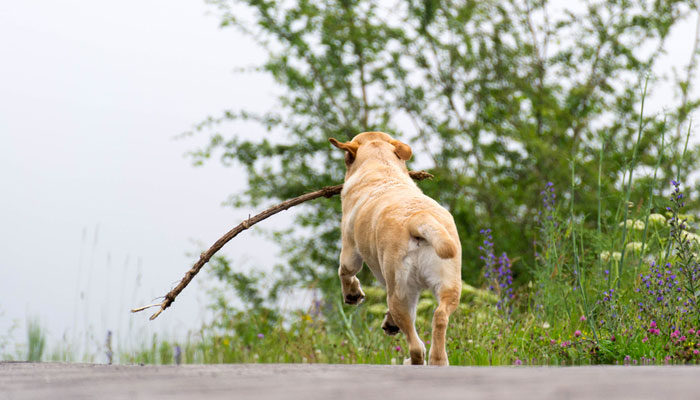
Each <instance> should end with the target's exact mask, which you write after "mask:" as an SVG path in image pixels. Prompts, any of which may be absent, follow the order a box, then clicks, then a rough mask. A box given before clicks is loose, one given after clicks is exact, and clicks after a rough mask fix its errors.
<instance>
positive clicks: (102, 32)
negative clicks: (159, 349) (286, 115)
mask: <svg viewBox="0 0 700 400" xmlns="http://www.w3.org/2000/svg"><path fill="white" fill-rule="evenodd" d="M207 11H213V10H212V9H211V8H209V7H207V6H206V5H205V4H204V3H203V2H202V1H200V0H138V1H136V0H124V1H119V2H114V1H104V0H94V1H84V0H83V1H76V0H73V1H61V2H57V1H50V0H43V1H40V0H31V1H29V0H27V1H6V2H2V3H0V140H1V141H0V183H1V184H2V187H3V189H2V192H1V193H2V195H1V196H0V249H1V250H2V251H1V252H0V272H1V277H0V337H2V336H3V335H4V334H5V333H6V332H7V331H8V330H9V329H10V327H11V326H12V325H13V323H19V327H18V329H17V330H15V336H16V337H19V338H20V339H21V340H22V341H23V340H24V335H25V333H24V332H25V321H26V318H27V317H28V316H36V317H38V318H40V320H41V321H42V323H43V324H44V325H45V326H46V327H47V328H48V329H49V332H50V335H51V336H50V337H51V339H52V341H51V342H50V344H49V347H50V348H51V347H54V345H55V344H56V342H57V341H58V339H60V338H61V336H62V335H64V334H67V336H68V338H69V339H70V338H74V335H75V332H78V333H80V335H81V337H82V335H83V334H84V333H85V332H90V333H92V334H94V335H95V337H94V339H91V342H90V346H91V347H90V349H91V351H92V352H96V351H97V348H98V346H99V344H101V343H102V342H103V340H104V336H105V332H106V331H107V330H108V329H111V330H113V331H115V332H116V335H117V340H118V341H122V343H123V344H126V345H129V344H133V343H135V342H138V340H146V339H147V338H149V337H150V335H146V334H145V333H149V332H160V333H162V334H165V335H169V336H178V337H181V336H182V334H183V332H185V331H186V330H188V329H196V328H198V327H199V326H201V322H202V318H204V315H205V313H204V312H203V307H204V305H205V304H206V295H205V293H204V290H203V286H202V284H203V283H205V280H202V279H200V278H198V279H196V280H195V283H194V284H193V285H192V287H190V288H188V289H187V290H186V291H185V292H183V294H182V295H181V296H180V297H178V299H177V301H176V302H175V303H174V305H173V307H171V308H170V309H169V310H168V311H167V312H165V313H163V314H162V315H161V316H160V317H159V318H158V319H157V320H156V321H155V322H148V321H147V317H148V315H150V314H136V315H131V314H129V313H128V309H129V308H131V307H132V306H137V305H141V304H145V303H151V302H152V300H153V298H155V297H157V296H160V295H163V294H165V293H166V292H167V290H168V289H169V288H170V287H171V285H172V284H174V283H175V282H176V281H178V280H179V279H180V278H181V277H182V275H183V273H184V272H185V271H186V270H187V269H188V268H189V266H190V265H191V263H192V261H193V260H194V259H195V257H192V256H188V255H187V254H188V253H196V252H197V251H199V250H201V249H202V248H203V247H205V246H208V245H209V244H211V243H212V242H213V241H214V240H216V239H217V238H218V237H219V236H220V235H221V234H222V233H224V232H225V231H227V230H228V229H229V228H231V227H232V226H233V225H235V224H237V223H238V222H239V221H240V220H241V219H242V218H243V217H245V216H247V215H248V214H249V213H254V212H255V211H256V210H232V209H230V208H224V207H222V206H221V203H222V201H224V200H225V199H226V196H227V195H228V194H230V193H233V192H237V191H239V190H241V189H243V185H244V183H245V177H244V176H243V175H241V172H240V171H239V170H236V169H232V168H223V167H221V166H219V165H217V164H216V163H212V164H209V165H207V166H205V167H202V168H193V167H192V166H191V165H190V163H189V161H188V160H187V159H186V158H185V157H183V154H184V153H185V152H186V151H187V150H192V149H193V148H195V147H196V146H197V145H198V144H202V143H204V140H203V139H204V138H200V139H197V138H195V139H189V140H174V139H173V138H174V136H176V135H177V134H179V133H181V132H183V131H185V130H188V129H189V128H190V127H191V126H192V125H193V124H194V123H196V122H198V121H200V120H202V119H203V118H204V117H206V116H207V115H210V114H216V113H217V112H218V111H220V110H223V109H227V108H234V109H235V108H237V107H242V106H246V107H248V108H253V109H259V110H265V109H267V108H268V107H269V106H270V105H271V104H273V101H274V86H273V84H272V82H271V81H270V80H269V78H267V77H265V76H261V75H237V74H234V73H232V70H233V68H234V67H240V66H247V65H250V64H253V63H256V62H259V61H261V60H262V57H263V56H264V54H263V53H262V52H261V51H260V50H259V49H257V48H256V47H255V46H254V44H252V43H250V42H249V41H248V40H246V39H245V38H243V37H242V36H240V35H239V34H237V33H236V32H235V31H234V30H232V29H226V30H220V29H219V28H218V19H217V17H216V15H207ZM694 24H695V20H694V19H692V18H691V19H689V20H687V21H684V22H683V23H682V24H681V25H680V26H679V27H678V28H677V29H676V30H675V31H674V32H673V36H672V38H671V40H669V45H670V47H669V54H668V56H667V57H666V58H665V59H664V61H663V62H662V63H661V65H660V67H661V68H660V69H659V71H657V72H659V73H663V72H666V73H668V72H670V68H671V67H672V66H681V67H682V66H685V64H686V63H687V60H688V56H689V53H690V47H691V45H692V43H691V42H692V36H693V34H694V29H695V25H694ZM669 98H674V93H673V92H671V91H668V90H666V91H664V89H663V88H659V89H658V90H657V97H655V98H654V99H652V101H651V103H650V104H651V106H650V110H651V111H654V109H656V110H657V111H658V110H659V109H660V108H661V107H663V105H664V104H666V103H667V101H668V99H669ZM249 134H250V135H258V134H263V132H262V131H255V130H251V131H250V132H249ZM275 218H277V221H278V222H277V223H276V224H279V223H280V222H279V221H282V223H285V222H288V221H289V218H288V217H275ZM275 253H276V247H275V246H274V245H273V244H271V243H270V242H267V241H266V240H264V238H262V237H261V236H260V235H257V236H255V235H251V234H249V233H248V232H247V233H244V234H243V235H242V236H241V237H239V238H237V239H235V240H234V241H233V242H231V243H230V244H229V245H228V246H227V247H226V249H225V254H228V255H230V256H231V257H232V258H234V259H235V261H236V265H237V266H241V267H242V268H244V267H245V266H246V265H247V266H250V265H260V266H268V267H269V266H271V265H272V264H273V263H274V262H275ZM130 324H131V328H129V326H130ZM127 333H132V335H130V337H131V339H127V338H126V336H127V335H126V334H127ZM130 340H131V341H130ZM77 341H78V342H80V341H81V340H77ZM99 360H100V358H98V361H99Z"/></svg>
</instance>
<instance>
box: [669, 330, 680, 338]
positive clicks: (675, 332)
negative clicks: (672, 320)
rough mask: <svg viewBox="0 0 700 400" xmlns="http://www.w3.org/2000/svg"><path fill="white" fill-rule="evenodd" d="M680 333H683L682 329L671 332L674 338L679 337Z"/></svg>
mask: <svg viewBox="0 0 700 400" xmlns="http://www.w3.org/2000/svg"><path fill="white" fill-rule="evenodd" d="M680 335H681V331H679V330H675V331H673V332H671V337H672V338H677V337H678V336H680Z"/></svg>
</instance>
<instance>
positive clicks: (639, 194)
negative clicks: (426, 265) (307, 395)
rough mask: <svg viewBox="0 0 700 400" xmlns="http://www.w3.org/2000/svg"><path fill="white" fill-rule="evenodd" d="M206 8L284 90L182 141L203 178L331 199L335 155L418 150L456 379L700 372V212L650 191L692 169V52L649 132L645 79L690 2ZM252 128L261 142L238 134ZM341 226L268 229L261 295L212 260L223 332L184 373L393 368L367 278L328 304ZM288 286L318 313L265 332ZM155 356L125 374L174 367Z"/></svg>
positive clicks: (692, 204) (262, 2)
mask: <svg viewBox="0 0 700 400" xmlns="http://www.w3.org/2000/svg"><path fill="white" fill-rule="evenodd" d="M209 2H210V3H212V4H213V5H214V6H216V7H217V8H218V10H219V11H220V13H221V18H222V19H221V21H222V26H234V27H236V28H238V29H240V30H241V31H242V32H244V33H245V34H246V35H248V36H249V37H251V38H252V39H254V40H256V41H257V42H258V43H259V45H260V46H261V47H262V48H264V49H265V50H266V51H267V59H266V61H265V62H264V64H263V65H261V66H258V67H256V68H255V69H254V70H255V71H256V72H259V73H264V74H268V75H269V76H271V77H272V78H274V80H275V81H276V83H277V84H278V85H279V87H280V88H281V90H282V91H281V94H280V96H279V97H278V98H277V102H276V104H274V105H273V106H271V107H270V109H269V110H268V111H267V112H263V113H257V112H252V111H250V110H228V111H225V112H223V113H222V115H221V116H219V117H210V118H208V119H207V120H205V121H202V122H201V123H200V124H198V125H197V126H196V127H195V129H194V130H193V132H191V134H192V135H195V134H203V133H209V134H210V136H209V139H208V142H207V144H206V145H204V146H203V147H201V148H200V149H198V150H196V151H193V152H192V153H191V155H192V158H193V161H194V162H195V163H196V164H201V163H204V162H207V161H208V160H209V159H211V158H212V157H218V158H219V159H220V161H221V162H222V163H223V164H224V165H232V164H235V165H238V166H242V167H243V168H244V169H245V171H246V173H247V179H248V189H247V190H246V191H244V192H243V193H239V194H237V195H235V196H233V197H232V199H231V202H230V203H231V205H233V206H236V207H242V206H246V207H258V206H259V205H260V204H261V203H263V202H274V201H277V200H284V199H287V198H290V197H293V196H297V195H299V194H301V193H303V192H307V191H310V190H314V189H317V188H319V187H321V186H326V185H331V184H335V183H338V182H340V181H341V180H342V176H343V171H344V163H343V154H342V153H341V152H338V151H336V150H334V149H332V148H331V147H330V146H329V144H328V138H329V137H336V138H338V139H341V140H347V139H350V138H351V137H353V136H354V135H355V134H357V133H359V132H362V131H370V130H381V131H386V132H389V133H391V134H393V135H394V136H396V137H399V138H401V139H402V140H404V141H407V142H409V143H410V144H411V145H412V146H413V148H414V154H415V155H416V159H415V160H413V161H412V163H411V164H409V167H411V168H414V169H427V170H429V171H430V172H432V173H433V174H434V175H435V176H436V178H435V180H434V181H432V182H423V183H421V187H422V189H423V190H424V192H425V193H426V194H428V195H429V196H431V197H433V198H435V199H436V200H438V201H439V202H440V203H441V204H443V205H444V206H445V207H446V208H448V209H449V211H450V212H451V213H452V215H453V216H454V217H455V221H456V223H457V227H458V229H459V234H460V238H461V240H462V248H463V277H464V279H465V281H466V282H465V284H464V288H465V290H464V291H463V298H462V304H461V305H460V308H459V309H458V310H457V312H455V314H454V316H453V318H452V319H451V323H450V329H449V330H448V335H449V337H448V344H447V347H448V354H449V357H450V363H451V364H453V365H454V364H470V365H508V364H515V365H520V364H535V365H540V364H547V365H551V364H555V365H560V364H567V365H569V364H592V363H639V364H648V363H669V362H697V361H698V360H700V356H699V355H698V354H699V353H700V346H699V345H698V344H697V340H696V336H697V335H698V333H697V332H698V328H700V319H699V318H700V312H698V309H697V296H698V295H700V292H698V287H697V283H696V281H697V274H698V267H697V265H698V262H697V255H696V253H697V252H698V250H699V249H698V248H697V244H696V240H695V238H696V237H700V236H693V235H696V234H695V233H693V231H694V230H695V229H696V228H697V227H696V226H694V225H692V221H690V220H691V219H692V217H693V213H694V212H695V211H697V208H698V205H699V204H700V203H698V198H699V197H698V192H697V189H696V188H695V187H693V186H692V185H691V186H689V188H687V189H686V190H685V191H686V193H685V194H683V196H682V197H679V195H680V190H679V189H678V185H677V182H676V184H674V185H675V186H674V188H672V197H671V200H670V201H668V200H667V199H666V198H665V195H664V193H668V189H667V187H666V186H665V185H659V184H658V182H669V181H671V180H672V179H675V180H676V181H680V179H681V177H684V178H686V180H687V177H688V176H689V175H690V173H691V172H694V169H693V168H689V167H688V166H694V165H696V164H697V161H698V155H699V154H700V152H699V148H698V147H697V146H694V145H693V146H690V147H688V139H687V138H688V136H685V135H684V134H683V128H684V127H685V126H686V125H685V123H686V121H687V119H688V117H689V115H691V113H692V112H693V111H694V110H696V109H697V108H698V107H699V106H700V101H698V99H693V98H691V97H690V95H689V93H690V91H689V88H690V87H691V86H692V85H691V83H692V78H693V76H694V68H695V66H696V62H695V57H696V56H697V51H698V46H697V45H696V46H695V47H694V53H693V55H692V57H691V60H690V62H689V64H688V67H687V69H686V71H685V72H686V74H685V76H684V77H676V81H675V86H676V88H677V91H678V94H679V100H678V101H677V102H675V103H674V102H668V103H667V109H666V111H665V115H664V116H663V118H661V117H659V116H656V115H651V116H645V114H644V101H645V99H646V97H647V96H648V95H649V94H648V93H647V89H649V90H650V91H651V93H652V94H653V89H654V84H655V83H656V82H657V81H656V80H655V79H651V78H650V72H651V71H652V70H653V68H654V67H655V65H656V64H657V63H658V61H659V60H660V58H661V56H662V55H663V54H664V49H665V42H666V40H667V38H668V36H669V33H670V31H671V29H672V28H673V27H674V26H675V25H676V24H677V23H678V21H680V20H681V19H682V18H683V17H684V16H685V15H687V14H689V13H690V12H691V11H693V12H697V11H698V10H697V6H696V5H695V4H694V3H693V2H691V1H681V0H659V1H654V2H650V1H647V0H634V1H632V0H624V1H603V0H586V1H583V2H579V3H577V4H579V5H580V6H579V7H576V6H574V5H573V3H569V5H567V7H569V8H566V9H564V10H563V11H559V12H555V11H553V10H552V9H553V6H552V5H551V4H549V3H548V2H547V1H545V0H533V1H531V0H488V1H475V0H464V1H458V2H445V1H440V0H423V1H420V2H419V1H415V0H402V1H396V2H393V3H392V4H390V5H389V4H385V3H379V2H373V1H367V0H354V1H353V0H343V1H332V0H326V1H321V2H309V1H306V0H291V1H286V2H282V3H278V2H273V1H266V0H237V1H233V0H210V1H209ZM246 13H247V14H246ZM243 15H249V16H250V17H243ZM696 42H697V40H696ZM650 82H651V86H648V83H650ZM251 122H252V123H257V124H259V125H261V126H262V127H263V128H264V129H265V130H266V132H267V134H266V135H265V136H262V137H260V138H257V139H245V138H244V137H243V135H239V131H238V130H239V129H243V128H245V127H246V126H247V124H248V123H251ZM690 129H691V128H690V126H688V135H689V133H690ZM247 137H249V136H247ZM667 207H668V208H667ZM669 213H670V214H669ZM667 218H668V221H670V224H669V222H667ZM339 219H340V202H339V199H338V198H333V199H321V200H319V201H317V202H313V203H307V204H305V205H304V207H303V208H301V211H300V212H298V213H297V214H296V217H295V229H287V230H277V231H275V232H274V234H273V237H274V239H275V240H276V241H277V242H278V243H279V244H280V246H281V248H282V250H283V255H284V257H285V263H283V264H282V265H279V266H277V268H276V270H275V272H274V274H273V278H272V279H273V282H272V286H271V287H269V288H268V290H263V283H262V282H263V280H264V279H270V276H268V277H265V276H263V275H262V274H253V275H251V274H242V273H240V272H235V266H232V265H231V264H230V262H229V261H228V260H226V259H224V258H217V259H216V260H215V262H214V263H213V265H212V270H213V274H214V276H215V278H216V279H218V280H219V281H220V282H221V283H222V284H223V289H222V290H218V291H214V293H213V298H214V303H213V304H212V309H213V310H214V311H215V313H216V318H215V319H214V322H213V323H211V324H209V325H206V326H204V327H203V328H202V331H201V332H199V334H198V335H196V337H193V339H192V340H191V341H190V340H188V342H187V343H184V344H181V345H182V349H183V351H182V354H183V355H184V357H183V359H184V361H185V362H193V361H196V362H256V361H257V362H353V363H357V362H370V363H395V362H397V360H398V362H399V363H400V361H401V358H402V356H403V355H404V354H403V353H405V352H404V349H403V348H402V347H401V346H402V343H403V341H402V340H400V339H397V338H390V337H386V336H384V335H383V334H382V332H381V329H379V325H380V323H381V320H382V316H383V313H384V312H385V311H386V308H385V307H386V306H385V304H384V303H383V292H382V290H381V289H379V288H376V287H372V286H370V285H368V283H369V282H371V280H370V279H369V278H368V272H367V270H366V269H365V270H364V271H363V272H362V274H361V276H360V279H361V281H363V283H365V293H366V295H367V301H366V304H364V305H362V306H360V307H357V308H351V307H350V308H349V307H347V306H344V305H342V304H341V303H340V302H339V301H338V300H337V299H338V295H337V293H338V288H337V286H338V283H337V277H336V274H335V269H336V268H337V261H336V260H337V257H338V254H339V247H338V246H339V243H340V234H339V230H338V226H339ZM689 221H690V222H689ZM482 236H484V237H482ZM478 243H481V244H482V245H481V246H479V245H478ZM495 248H498V249H499V252H502V256H501V257H496V256H495V254H496V253H495V251H494V249H495ZM506 254H511V255H513V254H515V255H517V256H516V257H514V258H509V257H508V256H507V255H506ZM479 256H480V257H481V259H482V260H483V261H484V263H483V265H478V264H477V263H476V262H475V260H477V257H479ZM659 282H661V283H659ZM472 285H473V286H472ZM647 285H648V286H649V287H647ZM475 286H476V287H475ZM299 287H306V288H320V289H321V291H322V292H323V293H324V297H323V298H322V299H319V300H318V301H315V302H314V304H312V305H311V307H310V308H309V310H307V311H299V312H298V313H296V314H294V315H291V316H289V315H281V314H280V313H278V312H277V311H276V310H275V308H274V301H275V300H276V299H278V298H279V296H280V291H281V290H284V289H288V288H299ZM478 287H484V288H485V289H479V288H478ZM230 288H233V289H234V291H235V293H236V294H237V295H238V296H239V297H240V299H241V300H242V301H243V302H244V307H243V308H242V310H245V311H241V309H239V308H237V307H234V306H232V304H231V301H230V298H229V297H228V296H227V289H230ZM674 291H675V292H674ZM434 307H435V303H434V300H432V299H430V298H429V297H422V298H421V300H420V303H419V305H418V316H417V327H418V332H419V333H420V335H421V336H422V337H424V338H427V337H428V336H427V334H428V331H429V329H430V323H429V321H430V316H431V312H432V311H433V309H434ZM153 343H154V344H153V346H152V348H150V349H149V350H148V351H144V352H143V353H144V354H143V355H139V356H133V357H132V359H133V360H137V359H141V360H152V362H165V361H164V358H168V357H170V358H172V357H174V356H173V355H172V354H174V353H173V352H172V351H170V352H169V351H168V346H171V345H170V344H168V343H167V342H166V344H165V345H163V344H161V346H160V350H159V351H158V350H157V349H158V347H157V346H156V344H155V343H156V339H155V338H154V340H153ZM426 344H428V345H429V341H426ZM163 346H165V347H163ZM177 346H178V347H177V348H178V349H180V344H178V345H177ZM178 351H179V350H178ZM158 353H159V354H160V355H158ZM158 357H160V358H158ZM158 359H159V360H160V361H156V360H158ZM144 362H147V361H144Z"/></svg>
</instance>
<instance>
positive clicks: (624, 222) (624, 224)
mask: <svg viewBox="0 0 700 400" xmlns="http://www.w3.org/2000/svg"><path fill="white" fill-rule="evenodd" d="M648 84H649V76H648V75H647V77H646V79H645V80H644V91H643V92H642V106H641V109H640V111H639V129H638V131H637V141H636V142H635V143H634V150H633V151H632V162H631V163H630V167H629V179H628V180H627V189H626V190H625V202H624V204H623V206H624V208H625V218H624V219H623V220H622V228H623V229H622V251H620V253H621V254H622V255H621V257H620V269H619V272H618V277H617V278H618V280H617V288H618V289H619V288H620V282H621V281H622V280H621V279H619V278H620V275H622V270H623V268H624V265H625V250H626V249H627V243H626V240H627V216H628V215H629V207H628V206H627V204H628V203H629V201H630V192H631V191H632V176H633V175H634V168H635V166H636V165H635V164H636V161H637V148H638V147H639V141H640V139H641V138H642V132H643V130H644V100H646V97H647V85H648Z"/></svg>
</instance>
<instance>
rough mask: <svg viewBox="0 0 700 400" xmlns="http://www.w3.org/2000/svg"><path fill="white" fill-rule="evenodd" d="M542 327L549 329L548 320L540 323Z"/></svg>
mask: <svg viewBox="0 0 700 400" xmlns="http://www.w3.org/2000/svg"><path fill="white" fill-rule="evenodd" d="M542 328H544V329H549V322H547V321H545V322H544V324H542Z"/></svg>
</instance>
